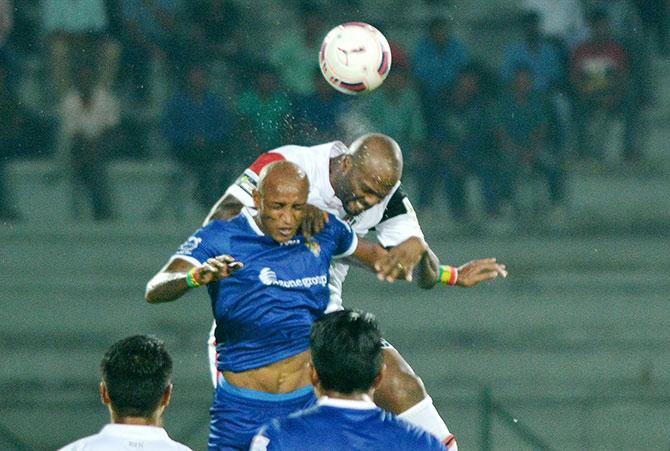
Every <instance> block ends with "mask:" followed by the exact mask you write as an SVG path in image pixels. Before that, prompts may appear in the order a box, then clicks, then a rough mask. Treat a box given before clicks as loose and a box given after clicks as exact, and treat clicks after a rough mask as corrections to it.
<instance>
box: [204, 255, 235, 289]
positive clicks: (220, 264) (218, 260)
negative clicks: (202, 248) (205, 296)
mask: <svg viewBox="0 0 670 451" xmlns="http://www.w3.org/2000/svg"><path fill="white" fill-rule="evenodd" d="M243 266H244V264H243V263H242V262H238V261H236V260H235V259H234V258H233V257H231V256H230V255H219V256H218V257H213V258H208V259H207V261H206V262H205V263H203V264H202V265H201V266H199V267H198V268H196V270H195V278H196V280H197V281H198V283H199V284H200V285H207V284H208V283H210V282H215V281H217V280H221V279H225V278H226V277H228V276H230V275H231V274H232V273H234V272H235V271H237V270H238V269H240V268H242V267H243Z"/></svg>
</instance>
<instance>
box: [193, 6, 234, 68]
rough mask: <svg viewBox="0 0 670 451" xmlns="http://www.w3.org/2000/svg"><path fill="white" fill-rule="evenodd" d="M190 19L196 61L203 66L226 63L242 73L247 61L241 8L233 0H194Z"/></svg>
mask: <svg viewBox="0 0 670 451" xmlns="http://www.w3.org/2000/svg"><path fill="white" fill-rule="evenodd" d="M186 17H188V20H189V30H188V33H189V34H188V39H189V40H190V49H189V53H192V54H194V55H193V56H192V58H194V59H195V60H196V61H198V62H199V63H200V64H202V63H205V62H207V61H212V60H216V61H223V60H225V61H226V62H228V63H230V64H232V65H233V66H234V67H235V68H237V69H238V71H239V68H240V67H241V66H243V65H244V61H245V60H246V56H245V49H244V42H243V39H242V36H241V34H242V31H243V30H242V28H241V27H240V22H241V19H242V13H241V11H240V8H239V6H238V5H237V4H236V3H235V2H233V1H232V0H192V1H189V2H188V3H187V5H186Z"/></svg>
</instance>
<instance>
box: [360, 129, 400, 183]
mask: <svg viewBox="0 0 670 451" xmlns="http://www.w3.org/2000/svg"><path fill="white" fill-rule="evenodd" d="M349 149H350V151H351V157H352V160H353V164H354V167H355V168H356V169H357V170H359V171H362V172H364V173H367V174H376V175H377V176H378V177H379V180H380V182H382V183H383V184H384V185H390V186H393V185H395V184H396V182H397V181H398V180H400V177H401V176H402V152H401V151H400V146H399V145H398V143H397V142H395V140H393V139H392V138H390V137H389V136H386V135H382V134H381V133H368V134H367V135H363V136H361V137H360V138H358V139H357V140H356V141H354V142H353V143H352V144H351V146H350V148H349Z"/></svg>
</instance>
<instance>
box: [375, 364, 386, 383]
mask: <svg viewBox="0 0 670 451" xmlns="http://www.w3.org/2000/svg"><path fill="white" fill-rule="evenodd" d="M385 374H386V364H385V363H382V367H381V368H379V373H377V375H376V376H375V378H374V380H373V381H372V388H378V387H379V386H380V385H381V383H382V379H384V375H385Z"/></svg>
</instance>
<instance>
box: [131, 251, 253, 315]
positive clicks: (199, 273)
mask: <svg viewBox="0 0 670 451" xmlns="http://www.w3.org/2000/svg"><path fill="white" fill-rule="evenodd" d="M242 266H243V264H242V263H241V262H238V261H235V259H234V258H233V257H231V256H229V255H219V256H217V257H213V258H209V259H207V261H206V262H205V263H203V264H202V265H200V266H196V265H194V264H193V263H191V262H188V261H186V260H183V259H180V258H177V259H174V260H173V261H171V262H170V263H168V264H167V265H166V266H165V267H164V268H163V269H161V270H160V271H159V272H158V273H157V274H156V275H155V276H153V277H152V278H151V280H150V281H149V283H147V288H146V291H145V294H144V298H145V299H146V300H147V302H149V303H151V304H157V303H160V302H170V301H175V300H177V299H179V298H180V297H182V296H183V295H184V293H186V292H187V291H188V290H189V289H190V288H195V287H199V286H201V285H207V284H208V283H211V282H215V281H217V280H221V279H224V278H226V277H228V276H229V275H231V274H232V273H233V272H235V271H236V270H238V269H240V268H241V267H242Z"/></svg>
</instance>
